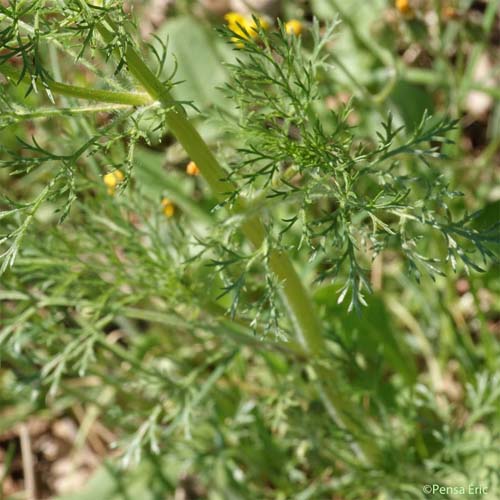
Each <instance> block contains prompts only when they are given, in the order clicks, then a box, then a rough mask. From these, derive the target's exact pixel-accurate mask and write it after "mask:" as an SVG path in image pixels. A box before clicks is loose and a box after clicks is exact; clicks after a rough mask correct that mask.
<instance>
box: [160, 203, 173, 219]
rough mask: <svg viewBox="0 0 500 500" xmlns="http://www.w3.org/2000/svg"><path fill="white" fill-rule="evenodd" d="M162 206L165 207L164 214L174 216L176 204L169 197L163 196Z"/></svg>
mask: <svg viewBox="0 0 500 500" xmlns="http://www.w3.org/2000/svg"><path fill="white" fill-rule="evenodd" d="M161 206H162V207H163V214H164V215H165V217H168V218H169V219H170V217H173V216H174V214H175V205H174V204H173V203H172V202H171V201H170V200H169V199H168V198H163V199H162V200H161Z"/></svg>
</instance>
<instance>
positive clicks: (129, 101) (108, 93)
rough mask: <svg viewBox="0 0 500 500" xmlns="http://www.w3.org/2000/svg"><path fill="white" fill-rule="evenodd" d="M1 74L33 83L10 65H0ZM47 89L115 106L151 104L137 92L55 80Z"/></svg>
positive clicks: (147, 96)
mask: <svg viewBox="0 0 500 500" xmlns="http://www.w3.org/2000/svg"><path fill="white" fill-rule="evenodd" d="M0 73H3V75H4V76H5V77H7V78H10V79H11V80H14V81H15V82H16V83H19V82H23V83H24V84H26V85H30V84H31V81H30V79H29V77H28V75H25V76H21V73H19V71H17V70H16V69H14V68H13V67H12V66H11V65H9V64H6V63H4V64H1V65H0ZM44 84H46V85H47V89H48V90H50V91H51V92H53V93H54V94H61V95H65V96H68V97H77V98H79V99H87V100H89V101H98V102H106V103H114V104H124V105H128V106H144V105H146V104H151V98H150V96H149V95H148V94H143V93H135V92H116V91H112V90H100V89H93V88H89V87H77V86H75V85H66V84H65V83H60V82H56V81H54V80H51V81H48V82H44Z"/></svg>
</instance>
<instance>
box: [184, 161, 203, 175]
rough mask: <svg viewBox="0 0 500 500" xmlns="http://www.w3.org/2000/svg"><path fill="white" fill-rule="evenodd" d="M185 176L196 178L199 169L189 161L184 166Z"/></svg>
mask: <svg viewBox="0 0 500 500" xmlns="http://www.w3.org/2000/svg"><path fill="white" fill-rule="evenodd" d="M186 174H188V175H191V176H193V177H194V176H196V175H200V169H199V168H198V165H196V163H195V162H194V161H190V162H189V163H188V164H187V165H186Z"/></svg>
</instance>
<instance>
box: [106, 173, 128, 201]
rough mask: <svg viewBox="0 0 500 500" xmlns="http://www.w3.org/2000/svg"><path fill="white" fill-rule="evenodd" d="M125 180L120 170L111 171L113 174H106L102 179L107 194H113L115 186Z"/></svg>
mask: <svg viewBox="0 0 500 500" xmlns="http://www.w3.org/2000/svg"><path fill="white" fill-rule="evenodd" d="M123 179H125V176H124V175H123V172H122V171H121V170H118V169H116V170H113V172H108V173H107V174H106V175H105V176H104V177H103V181H104V184H105V185H106V186H107V188H108V194H110V195H113V194H115V190H116V186H117V185H118V184H120V182H122V181H123Z"/></svg>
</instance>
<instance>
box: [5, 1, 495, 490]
mask: <svg viewBox="0 0 500 500" xmlns="http://www.w3.org/2000/svg"><path fill="white" fill-rule="evenodd" d="M2 4H3V5H6V4H7V2H2V3H0V5H2ZM499 7H500V2H499V1H498V0H490V1H480V0H477V1H473V0H456V1H453V0H449V1H448V0H410V1H409V2H405V1H403V0H397V1H396V2H393V1H389V0H373V1H370V2H367V1H363V0H350V1H348V2H342V1H340V0H303V1H297V2H292V1H287V0H281V1H280V0H249V1H248V2H245V1H243V0H202V1H200V2H195V1H186V0H150V1H137V2H131V1H128V2H124V8H125V9H128V10H130V11H131V12H133V14H134V16H135V18H136V22H137V28H138V30H139V32H140V34H141V36H142V38H143V40H144V41H146V42H149V43H151V44H152V45H153V46H155V47H157V48H159V46H160V44H159V42H158V40H161V41H163V42H166V41H167V40H168V49H169V52H170V53H171V54H174V55H175V57H176V59H177V63H178V70H177V73H176V77H175V79H176V80H178V81H179V82H182V83H179V85H177V86H176V87H175V91H174V92H175V96H176V97H177V98H178V99H179V100H185V101H192V102H193V103H194V104H195V106H196V107H197V108H198V110H194V109H192V110H189V113H190V114H192V116H193V117H194V118H195V120H196V121H197V124H198V127H199V130H200V131H201V133H202V134H203V136H204V137H205V138H206V139H207V141H208V142H209V143H210V145H211V146H212V147H213V149H214V150H216V151H219V152H220V154H221V155H224V154H225V150H224V147H223V145H221V144H224V141H226V140H227V135H226V130H225V129H224V126H223V125H224V110H225V108H227V107H228V106H230V104H229V105H228V101H227V99H226V97H225V96H224V93H223V92H221V91H220V90H218V88H219V87H221V86H223V85H224V84H225V83H228V82H229V78H230V76H229V73H228V70H227V67H226V66H225V65H224V63H228V62H232V61H233V60H234V53H233V51H232V49H231V46H230V45H228V44H227V43H226V42H225V41H224V40H222V38H221V37H220V36H219V35H218V34H217V32H216V30H215V28H216V27H220V26H221V25H222V24H224V23H225V20H224V15H225V14H227V13H228V12H238V13H242V14H244V15H248V13H250V12H254V13H256V14H258V15H259V16H262V17H263V18H264V19H266V20H268V22H269V23H270V25H276V18H278V17H279V18H280V19H282V20H283V21H285V22H286V21H289V20H292V19H294V20H297V21H299V22H300V26H301V27H300V29H301V34H300V36H301V37H302V38H303V43H304V45H307V44H308V43H310V39H309V38H310V29H311V26H312V23H313V19H314V18H316V19H318V20H319V23H320V26H324V25H325V23H326V22H327V21H330V20H332V19H334V18H335V17H336V16H338V17H339V19H340V21H341V23H340V25H339V27H338V29H337V34H336V36H335V37H334V39H333V40H332V41H331V42H330V43H329V45H328V47H327V50H328V53H329V56H330V58H331V63H332V66H331V70H330V71H329V72H327V73H326V74H324V75H322V81H321V82H320V83H321V85H322V86H323V87H324V88H326V89H328V97H327V98H326V99H325V100H324V109H325V110H328V109H334V110H336V109H339V108H340V107H341V106H342V105H344V104H346V103H347V102H350V103H351V106H352V112H351V114H350V116H349V124H350V125H351V126H353V127H356V129H357V130H359V131H360V134H361V135H363V136H366V137H373V136H375V133H376V132H377V131H378V130H379V129H380V123H381V122H382V120H383V119H385V118H386V117H387V114H388V112H389V111H391V112H392V114H393V116H394V119H395V121H396V122H397V124H398V125H404V126H405V127H406V128H407V129H408V130H409V131H411V130H412V129H414V128H415V127H416V126H417V124H418V123H419V122H420V120H421V118H422V116H423V115H424V112H425V111H428V112H429V113H430V114H431V115H433V116H438V117H444V116H449V117H451V118H455V119H458V120H459V122H458V127H457V128H456V130H454V131H453V133H452V139H453V140H454V144H452V145H451V144H450V145H445V146H443V147H444V148H445V152H446V154H447V159H446V160H443V161H440V162H438V163H436V164H435V165H433V167H432V168H439V169H441V170H442V172H443V174H444V175H445V177H446V179H447V180H448V181H449V183H450V186H451V188H452V189H458V190H460V191H462V192H463V194H464V196H463V197H460V198H459V199H457V200H456V201H455V202H454V203H455V206H454V209H456V210H457V211H459V212H460V211H462V212H464V211H466V210H468V211H471V212H472V211H475V210H478V209H483V212H482V213H481V215H480V217H478V218H477V219H476V221H475V224H476V227H477V228H478V229H480V228H486V227H488V226H490V225H491V224H493V223H495V222H497V221H498V220H499V215H500V187H499V185H498V177H499V173H500V168H499V167H500V17H499ZM74 51H75V54H76V53H77V52H78V47H75V48H74ZM43 57H44V58H45V59H46V60H47V61H48V62H49V63H50V64H51V65H52V69H53V71H54V74H56V75H59V76H60V78H59V79H60V80H61V81H72V82H75V83H80V85H92V84H94V80H93V79H94V75H93V72H91V71H89V70H88V68H86V67H84V66H83V65H82V64H75V63H74V61H73V62H68V61H70V59H68V60H67V61H66V64H64V60H63V63H61V62H59V61H58V58H57V54H56V52H55V51H54V50H52V49H50V48H49V47H47V52H46V53H45V54H43ZM96 64H97V63H96ZM0 82H1V80H0ZM2 83H5V82H2ZM4 87H5V88H6V90H5V91H4V94H2V98H3V99H4V100H8V99H12V100H14V99H18V100H22V99H23V90H22V89H20V88H14V87H11V86H10V87H8V88H7V86H5V85H4ZM66 102H69V103H71V99H68V100H67V101H66ZM40 104H43V105H44V106H48V105H49V104H50V102H49V100H48V99H47V98H45V97H43V96H41V95H40V94H34V93H32V94H30V96H29V97H28V105H30V106H31V107H33V108H36V107H37V106H39V105H40ZM143 119H144V120H147V117H146V118H143ZM109 120H110V114H109V113H108V112H107V110H105V109H103V110H102V111H101V112H100V113H97V114H95V116H92V117H87V116H86V115H83V114H82V115H76V116H66V117H64V119H61V117H60V116H57V117H56V118H55V119H51V118H50V117H48V118H47V116H45V117H44V119H43V120H39V119H37V117H33V118H32V119H30V120H28V121H22V122H19V123H18V122H16V120H14V119H12V117H11V116H9V115H8V114H7V113H6V114H4V115H3V116H2V117H0V124H1V125H2V128H1V129H0V138H1V141H0V144H1V149H0V159H2V160H3V161H4V162H5V163H6V165H7V168H3V169H0V182H1V184H0V195H2V196H6V197H8V198H9V199H11V200H12V199H13V200H25V199H32V198H33V197H34V196H36V195H37V194H38V193H39V192H40V189H41V187H42V186H43V185H44V181H45V179H46V177H47V170H46V167H44V168H40V169H34V170H33V171H32V172H29V173H28V174H27V175H22V176H21V175H16V173H15V172H13V170H15V169H14V168H13V167H12V165H10V164H9V163H8V161H7V158H8V156H9V155H8V154H7V153H8V152H9V151H10V152H11V151H16V150H20V143H19V141H18V138H21V139H23V140H24V141H29V140H30V138H31V137H32V136H33V137H36V140H37V142H38V144H41V145H43V146H44V147H47V148H49V147H50V148H56V149H57V148H58V147H61V148H64V146H65V145H66V144H71V143H73V144H74V143H75V142H77V140H78V139H79V138H81V137H85V136H86V134H88V133H89V131H90V130H93V128H94V127H96V126H100V125H103V124H106V123H107V122H108V121H109ZM145 129H147V130H148V134H149V135H148V138H147V139H148V140H144V139H141V140H140V141H138V143H137V144H136V146H135V156H134V165H133V170H134V172H133V177H132V179H133V180H130V182H129V185H128V186H127V187H125V188H124V189H121V187H120V189H119V190H117V192H114V188H113V189H111V191H112V193H111V194H110V192H109V184H108V186H107V185H106V183H105V182H103V181H102V175H103V173H104V172H105V171H109V170H111V169H112V168H113V167H117V166H120V165H121V163H120V162H122V156H123V151H124V147H125V145H124V143H125V141H126V139H124V138H123V137H118V138H117V140H116V141H115V142H114V143H113V144H111V145H110V146H109V148H108V150H107V155H102V156H100V157H99V156H98V157H90V158H89V159H82V167H83V166H85V168H86V169H87V170H86V171H87V173H86V174H85V175H84V176H83V177H82V178H80V179H79V180H78V181H77V182H78V201H77V202H75V206H74V207H73V208H72V212H71V214H70V216H69V217H68V218H67V219H66V220H65V222H64V223H63V224H62V225H61V226H59V225H57V221H58V219H59V217H60V215H61V214H60V213H57V212H56V211H55V208H56V207H57V205H56V204H55V203H51V201H49V202H48V203H46V204H45V205H44V206H43V207H42V208H41V209H40V210H39V211H38V213H37V215H36V218H37V221H36V222H37V223H36V224H34V225H33V227H32V228H30V230H29V231H28V232H27V234H26V236H25V240H24V242H23V251H22V252H21V253H20V255H19V257H18V260H17V262H16V264H15V266H14V268H13V269H12V270H9V271H7V272H6V273H5V274H4V275H3V276H2V277H1V278H0V361H1V365H0V496H1V498H60V499H61V500H62V499H67V500H69V499H72V500H75V499H76V500H78V499H80V500H85V499H91V498H92V499H94V500H97V499H106V500H108V499H136V498H140V499H148V498H152V499H153V498H155V499H156V498H158V499H159V498H174V499H175V500H180V499H186V500H187V499H197V498H200V499H201V498H203V499H204V498H207V499H239V498H242V499H246V498H248V499H264V498H270V499H271V498H272V499H288V498H290V499H292V498H293V499H300V500H306V499H335V500H341V499H365V498H366V499H369V498H377V499H391V500H392V499H403V500H404V499H407V498H408V499H413V498H415V499H419V498H428V497H429V496H428V495H426V494H425V492H423V490H422V487H423V485H425V484H440V485H445V486H446V485H448V486H455V487H459V486H460V487H461V486H464V487H468V485H470V484H474V485H479V486H483V487H487V488H488V493H487V494H486V495H483V496H482V498H489V499H497V498H500V489H499V488H500V472H499V471H500V375H499V373H498V367H499V362H500V358H499V343H498V341H499V336H500V300H499V297H500V294H499V292H500V281H499V279H498V276H499V269H498V267H495V266H488V267H487V268H485V269H484V272H472V273H471V274H470V275H469V274H467V273H465V271H464V270H463V269H461V268H460V267H459V269H458V271H457V272H455V273H453V272H452V271H451V270H448V271H447V272H446V274H445V275H443V276H437V277H436V278H435V280H433V279H431V278H430V277H427V276H423V277H422V279H421V282H420V283H416V282H415V281H414V280H413V279H411V278H410V277H409V276H408V275H407V273H406V272H405V269H404V267H403V265H402V263H401V259H400V258H399V256H398V255H397V253H396V252H391V251H386V252H383V253H382V254H381V255H380V256H378V257H377V259H376V260H375V261H374V263H373V267H372V271H371V284H372V287H373V294H372V295H371V296H369V297H368V298H367V300H368V306H367V307H366V308H364V309H363V311H362V314H361V315H357V314H356V313H348V312H347V310H346V309H347V306H346V305H344V304H340V305H339V304H337V296H338V294H337V292H338V289H339V285H338V284H322V285H316V286H314V287H312V286H311V291H312V293H313V294H314V300H315V302H316V304H317V307H318V311H320V314H321V318H322V320H323V321H324V323H325V325H326V326H327V334H328V339H329V342H330V347H331V353H332V354H333V355H334V356H335V357H336V358H337V359H338V363H339V364H340V366H341V367H342V370H343V372H344V373H345V374H346V380H345V381H343V382H342V383H343V384H345V385H346V387H347V390H348V391H350V393H351V394H352V398H353V400H355V401H357V402H358V403H359V404H360V405H362V407H363V409H364V411H365V412H366V415H367V416H370V417H376V418H377V419H378V420H379V421H381V422H382V427H383V429H384V431H385V432H384V434H383V436H382V437H381V438H380V439H379V441H380V443H379V444H380V446H381V447H382V448H383V449H384V450H385V455H384V463H383V464H381V465H380V467H378V468H369V467H366V466H364V465H363V464H362V463H359V462H357V461H356V459H355V457H354V455H353V454H352V450H351V443H350V442H349V439H348V436H346V435H345V434H344V433H343V432H342V431H341V430H339V429H338V428H336V426H334V425H333V424H332V423H331V421H330V420H329V419H328V418H327V417H326V415H325V410H324V409H323V407H322V404H321V402H320V400H319V398H318V395H317V394H316V391H315V390H314V388H312V386H311V380H310V379H311V376H312V375H311V371H310V370H309V369H308V360H307V359H304V358H303V355H302V353H300V352H298V351H297V350H295V349H294V344H293V342H292V343H287V342H284V341H283V339H282V338H280V337H278V338H275V337H273V336H272V335H267V336H259V335H258V334H255V333H254V332H252V330H251V329H250V328H248V326H246V324H245V322H244V321H241V322H240V323H238V322H233V321H229V319H228V316H227V315H226V314H225V309H224V308H225V307H229V306H230V302H226V299H227V297H226V298H222V299H221V300H220V301H218V302H215V303H208V302H207V301H206V300H204V299H203V297H204V296H206V295H210V294H212V295H213V296H216V295H218V294H219V293H220V288H221V282H220V281H218V280H217V279H215V278H213V279H211V278H212V275H213V268H207V267H206V266H199V267H195V268H194V269H191V270H190V272H189V273H188V274H187V275H186V273H185V272H184V271H185V267H184V263H183V262H182V259H180V257H179V256H182V255H184V251H183V248H182V246H183V244H185V243H183V242H185V241H186V240H187V236H186V232H188V231H189V230H190V229H189V228H190V227H191V225H196V224H202V223H207V222H208V223H210V221H211V220H212V218H213V213H212V212H211V207H212V206H213V199H212V198H211V197H210V195H209V194H208V193H207V191H206V188H205V186H204V183H203V181H202V180H201V178H200V177H197V176H195V175H194V176H193V175H188V174H187V173H186V165H187V164H188V163H189V158H187V157H186V156H185V154H184V153H183V151H182V149H181V148H180V147H179V145H178V144H177V143H175V141H174V140H173V138H172V137H171V136H170V135H169V134H168V131H167V133H164V131H162V130H151V129H150V128H147V126H145ZM407 161H408V169H409V170H411V169H412V168H421V167H417V166H416V165H413V164H412V163H411V162H412V161H413V160H412V159H408V160H407ZM159 165H161V169H159V168H158V166H159ZM47 168H48V167H47ZM121 168H122V169H123V170H124V171H125V170H126V168H123V167H121ZM96 179H97V181H96ZM127 179H128V177H127ZM162 200H163V203H162ZM0 203H1V202H0ZM2 224H5V227H4V226H3V225H2ZM6 224H7V223H4V219H0V230H1V232H2V233H3V232H5V231H6V229H8V228H7V225H6ZM186 244H187V243H186ZM425 245H426V246H427V252H428V253H429V254H431V255H433V254H438V253H439V252H441V243H440V242H438V241H435V240H432V239H429V240H428V241H426V243H425ZM497 248H498V247H497ZM302 274H303V276H304V277H306V278H309V277H310V276H309V275H310V270H309V269H308V267H307V263H304V271H303V273H302ZM186 280H189V283H186ZM206 289H208V293H207V294H204V293H202V292H206ZM339 383H340V382H339ZM432 498H468V497H467V496H464V495H460V494H458V495H455V496H454V494H453V493H452V492H451V493H450V492H446V493H436V494H434V495H433V496H432ZM471 498H472V497H471Z"/></svg>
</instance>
